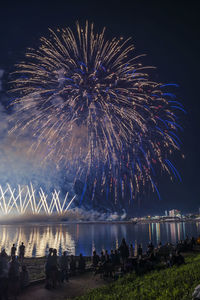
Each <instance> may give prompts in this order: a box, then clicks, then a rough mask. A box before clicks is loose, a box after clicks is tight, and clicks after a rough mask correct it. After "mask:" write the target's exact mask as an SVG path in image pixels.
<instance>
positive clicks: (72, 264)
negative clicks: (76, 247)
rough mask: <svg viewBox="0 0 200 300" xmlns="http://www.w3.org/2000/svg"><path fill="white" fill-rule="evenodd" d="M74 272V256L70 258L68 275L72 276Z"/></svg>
mask: <svg viewBox="0 0 200 300" xmlns="http://www.w3.org/2000/svg"><path fill="white" fill-rule="evenodd" d="M75 272H76V261H75V259H74V255H71V257H70V273H71V274H72V275H74V274H75Z"/></svg>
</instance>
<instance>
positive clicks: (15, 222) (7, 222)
mask: <svg viewBox="0 0 200 300" xmlns="http://www.w3.org/2000/svg"><path fill="white" fill-rule="evenodd" d="M184 222H185V223H187V222H200V219H186V220H185V219H171V220H170V219H167V220H138V221H131V220H124V221H122V220H119V221H108V220H103V221H100V220H99V221H98V220H97V221H94V220H91V221H85V220H84V221H59V220H56V221H54V220H49V219H48V220H32V219H30V220H28V219H26V220H24V219H23V220H20V219H13V220H0V226H3V225H38V226H40V225H70V224H79V225H80V224H84V225H94V224H104V225H105V224H108V225H112V224H130V225H137V224H151V223H160V224H162V223H184Z"/></svg>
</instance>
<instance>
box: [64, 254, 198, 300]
mask: <svg viewBox="0 0 200 300" xmlns="http://www.w3.org/2000/svg"><path fill="white" fill-rule="evenodd" d="M185 262H186V264H184V265H181V266H179V267H177V266H173V267H171V268H163V269H160V270H154V271H151V272H149V273H146V274H144V275H142V276H136V274H135V273H131V274H128V275H126V276H124V277H122V278H120V279H118V280H117V281H116V282H114V283H112V284H109V285H107V286H103V287H100V288H98V289H93V290H91V291H90V292H88V293H87V294H85V295H83V296H81V297H76V298H75V299H76V300H118V299H119V300H120V299H126V300H134V299H135V300H138V299H140V300H169V299H176V300H191V299H192V293H193V292H194V289H195V287H196V286H197V285H198V284H200V253H199V252H198V253H197V254H196V253H189V254H186V255H185ZM66 299H67V297H66V298H65V300H66Z"/></svg>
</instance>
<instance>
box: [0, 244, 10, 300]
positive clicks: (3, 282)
mask: <svg viewBox="0 0 200 300" xmlns="http://www.w3.org/2000/svg"><path fill="white" fill-rule="evenodd" d="M0 299H5V300H7V299H8V255H7V254H6V252H5V249H3V250H2V251H1V254H0Z"/></svg>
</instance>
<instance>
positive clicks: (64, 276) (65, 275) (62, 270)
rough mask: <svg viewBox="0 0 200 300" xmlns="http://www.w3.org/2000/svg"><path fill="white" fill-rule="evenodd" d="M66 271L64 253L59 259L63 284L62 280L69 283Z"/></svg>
mask: <svg viewBox="0 0 200 300" xmlns="http://www.w3.org/2000/svg"><path fill="white" fill-rule="evenodd" d="M68 269H69V268H68V257H67V252H66V251H64V252H63V255H62V256H61V257H60V270H61V282H64V280H66V281H69V274H68Z"/></svg>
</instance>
